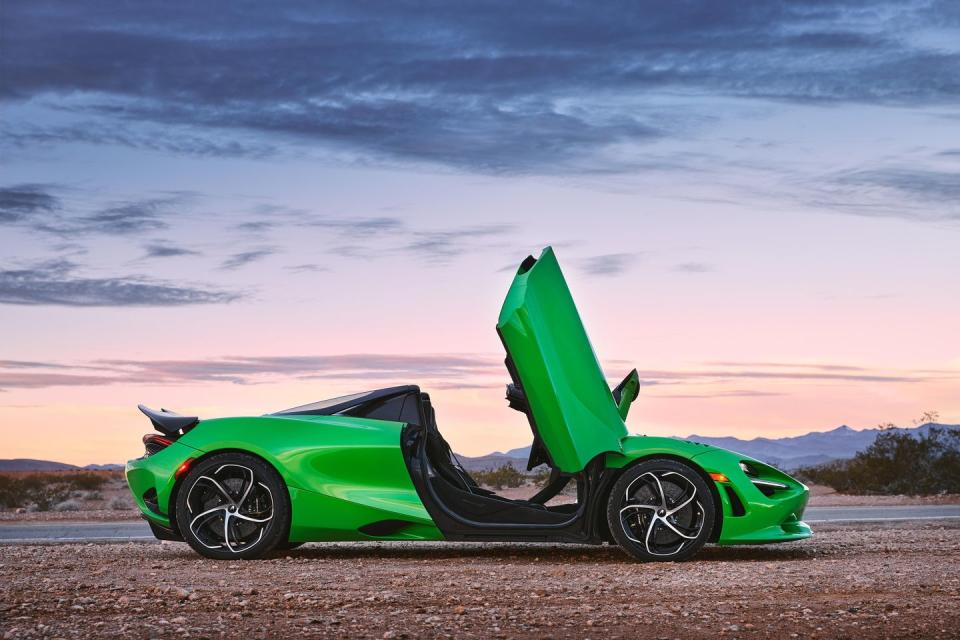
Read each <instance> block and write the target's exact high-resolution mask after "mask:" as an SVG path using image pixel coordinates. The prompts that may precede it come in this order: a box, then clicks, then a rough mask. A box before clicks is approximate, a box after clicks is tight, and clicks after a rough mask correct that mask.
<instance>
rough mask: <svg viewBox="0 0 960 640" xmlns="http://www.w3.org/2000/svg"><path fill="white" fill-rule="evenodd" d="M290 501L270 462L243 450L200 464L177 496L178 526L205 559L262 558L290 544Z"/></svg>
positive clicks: (195, 465) (281, 480)
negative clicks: (288, 525)
mask: <svg viewBox="0 0 960 640" xmlns="http://www.w3.org/2000/svg"><path fill="white" fill-rule="evenodd" d="M289 521H290V497H289V494H288V492H287V487H286V485H285V484H284V482H283V479H282V478H281V477H280V475H279V474H278V473H277V472H276V471H275V470H274V469H273V467H271V466H270V465H269V464H267V463H266V462H264V461H263V460H261V459H260V458H255V457H253V456H251V455H247V454H244V453H239V452H227V453H220V454H216V455H214V456H211V457H209V458H206V459H204V460H201V461H200V462H198V463H195V464H194V465H193V467H192V468H191V469H190V471H189V472H188V473H187V475H186V477H185V478H184V479H183V484H182V486H181V487H180V491H179V493H178V494H177V526H178V527H179V529H180V533H181V534H182V535H183V539H184V540H186V541H187V542H188V543H189V544H190V546H191V547H193V549H194V550H195V551H197V552H198V553H200V554H201V555H204V556H206V557H208V558H216V559H238V558H243V559H250V558H259V557H261V556H263V555H264V554H265V553H267V552H269V551H270V550H271V549H273V548H275V547H276V546H277V545H278V544H280V543H282V542H286V539H287V531H286V529H287V523H288V522H289Z"/></svg>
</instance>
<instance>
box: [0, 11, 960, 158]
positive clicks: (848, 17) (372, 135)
mask: <svg viewBox="0 0 960 640" xmlns="http://www.w3.org/2000/svg"><path fill="white" fill-rule="evenodd" d="M4 12H5V15H4V22H5V32H4V43H3V56H4V63H5V72H4V74H3V76H2V78H0V98H3V99H6V100H8V101H26V100H31V99H33V100H39V102H40V103H44V100H45V99H48V98H49V100H46V102H47V103H50V104H57V105H58V108H60V109H61V110H66V109H70V110H72V111H73V112H74V113H75V114H76V115H77V116H78V117H81V118H85V119H94V120H95V121H96V122H97V123H98V124H97V126H96V127H94V128H95V129H96V130H95V132H94V133H92V134H91V133H90V131H88V130H77V129H76V128H74V129H73V130H71V129H70V128H66V129H61V130H58V131H57V132H54V133H49V132H47V133H46V135H51V136H60V137H61V138H64V139H70V138H76V139H81V140H82V139H86V140H88V141H89V140H91V139H99V140H100V141H103V142H110V139H111V137H113V138H116V136H117V134H114V133H112V132H111V130H110V128H109V127H106V128H104V126H103V125H102V122H103V121H107V122H124V123H128V124H131V123H132V124H137V123H140V124H142V123H144V122H147V123H150V124H151V126H156V125H158V124H159V125H163V126H174V127H183V128H186V129H189V130H196V131H200V132H207V133H209V132H210V131H224V130H233V131H235V132H238V133H242V134H245V133H248V132H255V133H259V134H266V135H267V136H270V138H271V144H273V143H274V142H278V141H279V140H289V141H292V142H308V143H310V144H311V145H315V144H316V143H318V142H319V143H323V144H324V145H326V146H327V147H329V148H332V149H335V150H346V151H348V152H353V153H356V154H359V155H362V156H368V157H369V156H373V157H378V158H386V159H400V160H404V161H414V162H428V163H435V164H441V165H446V166H452V167H456V168H461V169H468V170H472V171H483V172H494V173H497V172H541V173H543V172H562V171H566V170H571V169H577V170H597V168H600V169H603V168H610V169H612V170H616V169H617V168H623V167H624V166H630V165H629V162H628V161H625V160H624V159H623V158H617V159H608V158H606V157H605V154H606V152H608V151H609V150H611V149H615V148H618V147H620V146H621V145H622V144H623V143H628V144H635V143H644V142H648V141H651V140H657V139H659V138H660V137H662V136H664V135H670V134H671V133H672V132H673V131H674V130H675V127H676V121H677V118H678V117H679V116H678V114H677V113H676V111H675V110H674V109H672V108H663V107H661V108H656V107H654V106H653V103H650V104H646V105H645V106H641V103H642V100H643V99H644V98H646V97H650V96H653V95H676V94H678V93H682V94H687V95H690V94H694V95H715V96H741V97H746V98H760V99H765V100H767V99H775V100H785V101H797V102H821V103H835V102H865V103H871V104H876V103H885V104H892V105H901V104H909V105H917V104H923V105H931V104H948V103H953V102H955V101H956V99H957V97H958V96H960V77H958V74H957V72H956V69H957V68H958V66H960V52H958V51H957V50H956V49H955V48H954V49H949V48H935V47H932V46H925V45H923V44H921V43H922V42H923V40H922V38H919V37H913V36H914V34H917V33H922V32H923V31H924V30H926V29H929V28H932V27H938V28H942V27H945V26H946V27H951V26H952V27H956V26H958V24H960V16H958V13H960V12H958V10H957V5H956V3H954V2H951V1H950V0H932V1H929V2H901V1H894V0H877V1H874V2H867V1H865V0H806V1H797V2H790V3H785V2H772V1H770V0H742V1H740V2H734V3H718V2H708V1H706V0H704V1H702V2H661V1H654V0H646V1H637V2H626V1H624V2H614V3H607V4H604V5H603V7H602V8H600V7H598V6H597V5H596V3H590V2H583V1H580V2H548V3H545V4H530V3H523V4H521V5H517V4H516V3H509V2H462V3H461V2H458V3H452V4H451V3H449V2H441V1H439V0H435V1H433V2H426V3H421V2H417V3H413V2H405V1H403V0H391V1H387V0H382V1H379V2H363V3H358V2H353V1H342V2H332V3H323V4H321V5H317V4H315V3H306V2H302V3H301V2H288V3H284V4H283V5H279V6H278V5H274V4H269V5H268V4H263V3H243V4H241V3H225V4H221V3H216V2H214V3H188V2H180V3H172V4H171V3H164V4H147V3H134V4H119V3H115V2H107V1H105V0H101V1H99V2H97V1H93V2H86V3H83V4H82V5H79V4H77V3H72V2H66V1H65V0H61V1H60V2H45V3H42V4H38V3H7V5H6V6H5V7H4ZM117 60H122V61H123V64H120V65H118V64H116V62H115V61H117ZM63 96H69V97H70V100H69V107H67V106H64V105H62V104H61V103H62V102H63V101H62V100H59V98H60V97H63ZM207 133H201V134H199V135H200V137H201V138H202V139H204V140H210V139H212V138H211V136H209V135H207ZM13 134H14V132H13V131H9V132H8V136H10V135H13ZM23 135H27V136H30V135H33V136H34V137H35V138H36V136H41V135H44V132H43V131H39V132H37V131H34V132H27V133H25V134H23ZM129 135H130V136H132V137H134V138H135V139H134V140H133V141H130V140H128V139H120V140H114V142H115V143H119V144H127V145H134V146H143V145H144V144H146V143H145V142H144V141H143V139H142V137H137V134H129ZM15 139H16V138H15V136H14V140H15ZM158 144H161V145H163V144H166V143H165V142H159V143H158ZM187 146H190V145H187ZM194 146H195V145H194ZM202 146H203V145H201V147H202ZM187 152H190V151H189V150H188V151H187ZM210 153H213V154H217V153H220V151H219V150H217V149H214V150H213V151H211V152H210ZM614 155H615V154H614ZM606 162H609V163H610V164H606Z"/></svg>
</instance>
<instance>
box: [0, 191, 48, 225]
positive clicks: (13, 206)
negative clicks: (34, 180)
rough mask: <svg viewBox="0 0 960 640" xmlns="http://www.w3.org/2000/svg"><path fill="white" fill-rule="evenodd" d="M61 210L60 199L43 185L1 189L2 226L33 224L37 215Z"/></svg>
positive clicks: (0, 220) (0, 213) (0, 215)
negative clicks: (22, 223)
mask: <svg viewBox="0 0 960 640" xmlns="http://www.w3.org/2000/svg"><path fill="white" fill-rule="evenodd" d="M59 208H60V199H59V198H57V197H56V196H55V195H53V194H52V193H51V191H50V187H48V186H47V185H42V184H20V185H14V186H9V187H0V224H10V223H15V222H31V221H32V220H33V219H34V217H35V216H36V215H37V214H50V213H53V212H54V211H56V210H57V209H59Z"/></svg>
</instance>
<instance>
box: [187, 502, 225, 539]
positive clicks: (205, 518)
mask: <svg viewBox="0 0 960 640" xmlns="http://www.w3.org/2000/svg"><path fill="white" fill-rule="evenodd" d="M221 511H222V512H223V517H224V519H226V517H227V508H226V507H214V508H213V509H207V510H206V511H204V512H203V513H201V514H199V515H198V516H197V517H196V518H194V519H193V520H191V521H190V533H192V534H193V537H194V538H196V539H197V540H199V541H200V544H202V545H203V546H205V547H207V548H208V549H217V548H219V547H220V546H221V545H216V546H211V545H209V544H207V543H206V542H204V541H203V539H201V537H200V536H199V535H198V534H197V529H198V528H199V527H198V525H197V522H200V523H201V524H204V525H205V524H207V522H209V521H210V520H211V519H212V517H213V516H216V515H217V514H218V513H219V512H221Z"/></svg>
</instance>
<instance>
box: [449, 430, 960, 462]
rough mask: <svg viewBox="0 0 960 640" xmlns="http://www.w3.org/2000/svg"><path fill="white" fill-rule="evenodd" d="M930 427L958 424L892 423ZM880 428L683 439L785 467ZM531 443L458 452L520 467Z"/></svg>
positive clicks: (831, 456) (848, 450)
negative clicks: (474, 452) (481, 452)
mask: <svg viewBox="0 0 960 640" xmlns="http://www.w3.org/2000/svg"><path fill="white" fill-rule="evenodd" d="M932 427H940V428H944V429H960V425H949V424H938V423H932V422H928V423H926V424H922V425H920V426H918V427H912V428H901V427H895V428H894V430H895V431H901V432H906V433H910V434H912V435H914V436H915V437H916V436H919V435H925V434H926V433H928V432H929V431H930V429H931V428H932ZM880 431H881V430H880V429H879V428H876V429H861V430H857V429H851V428H850V427H848V426H847V425H843V426H840V427H837V428H836V429H831V430H830V431H813V432H811V433H806V434H804V435H802V436H791V437H788V438H753V439H752V440H743V439H741V438H734V437H729V436H721V437H711V436H699V435H691V436H687V437H686V438H681V439H682V440H692V441H694V442H702V443H703V444H710V445H713V446H715V447H722V448H724V449H729V450H731V451H736V452H738V453H743V454H745V455H748V456H750V457H751V458H756V459H757V460H761V461H763V462H766V463H768V464H771V465H773V466H775V467H779V468H781V469H784V470H786V471H790V470H792V469H796V468H797V467H802V466H805V465H811V464H819V463H821V462H827V461H829V460H838V459H842V458H852V457H853V456H855V455H856V454H857V453H858V452H860V451H863V450H864V449H866V448H867V447H869V446H870V445H871V444H873V441H874V440H875V439H876V438H877V434H878V433H880ZM529 455H530V447H520V448H519V449H511V450H509V451H505V452H500V451H494V452H493V453H490V454H487V455H485V456H478V457H474V458H471V457H468V456H457V457H458V458H459V460H460V463H461V464H462V465H463V467H464V468H465V469H466V470H467V471H482V470H487V469H496V468H499V467H501V466H503V465H505V464H509V465H511V466H513V467H515V468H517V469H519V470H523V469H526V465H527V457H528V456H529Z"/></svg>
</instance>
